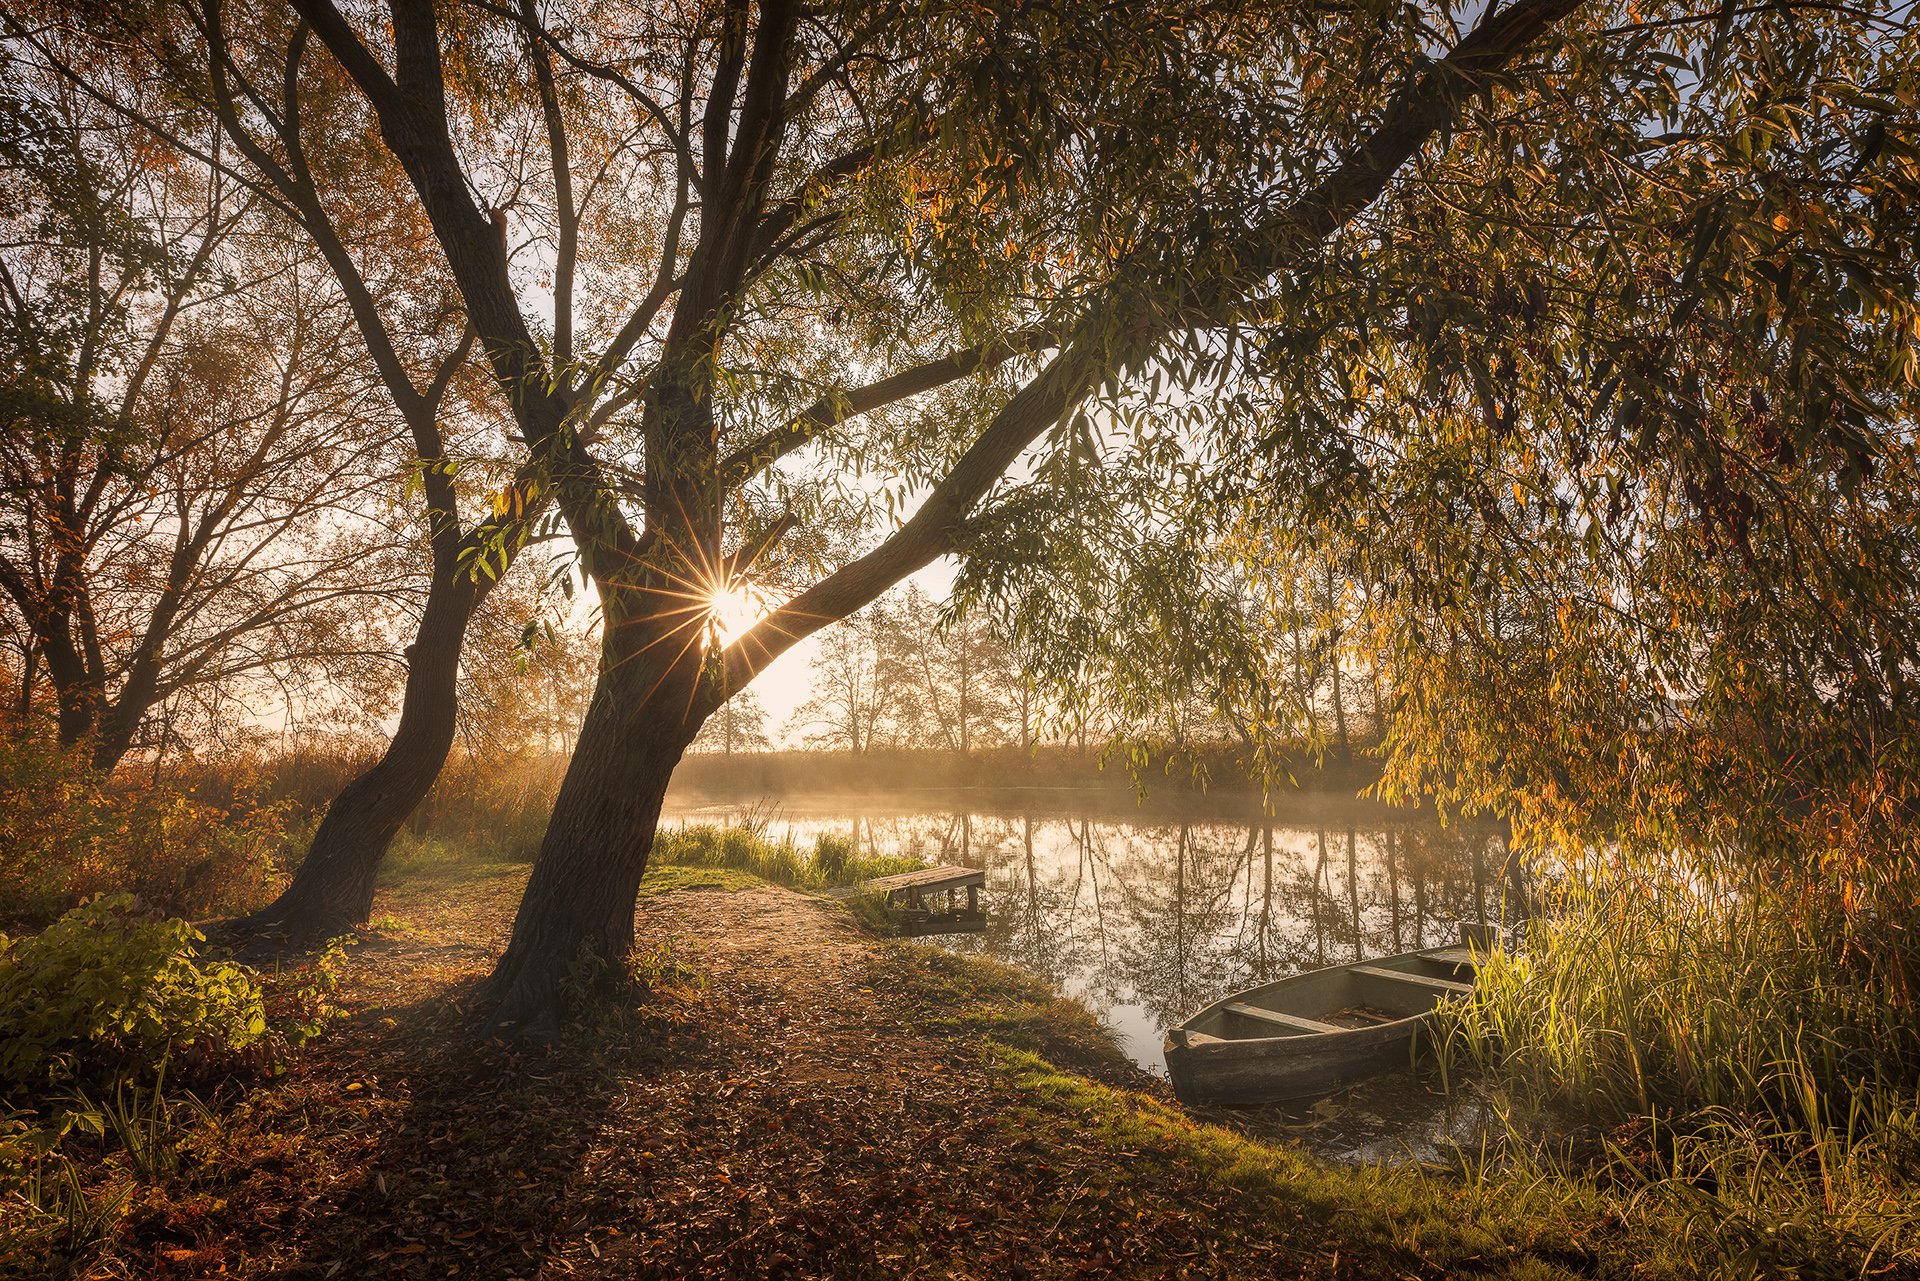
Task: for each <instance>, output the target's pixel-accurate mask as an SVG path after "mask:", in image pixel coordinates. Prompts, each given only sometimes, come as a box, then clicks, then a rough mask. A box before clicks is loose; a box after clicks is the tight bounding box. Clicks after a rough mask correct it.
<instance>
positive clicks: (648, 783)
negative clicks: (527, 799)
mask: <svg viewBox="0 0 1920 1281" xmlns="http://www.w3.org/2000/svg"><path fill="white" fill-rule="evenodd" d="M610 630H611V629H610ZM662 648H663V649H664V647H662ZM648 652H649V647H647V646H645V645H638V646H632V647H630V648H627V649H626V650H625V652H624V653H619V654H616V653H615V651H614V649H613V648H612V647H611V646H607V647H605V648H604V649H603V653H602V657H601V670H600V677H599V679H598V681H597V682H596V683H595V686H594V691H593V700H592V702H591V703H590V704H589V705H588V707H587V715H586V719H585V721H584V722H583V723H582V725H581V727H580V738H579V741H578V742H577V743H576V744H575V746H574V749H573V759H572V760H571V761H570V762H569V763H568V765H567V773H566V777H565V778H564V779H563V780H562V782H561V784H560V793H559V795H558V796H557V797H556V798H555V799H554V803H553V814H552V816H551V817H550V818H549V819H548V821H547V833H546V837H545V839H544V840H542V841H541V843H540V853H539V855H538V857H537V858H535V860H534V864H533V873H532V876H531V877H530V878H529V879H528V881H527V889H526V892H525V894H523V895H522V896H521V899H520V909H519V912H518V913H517V914H516V916H515V917H514V922H513V937H512V939H511V940H510V941H509V942H508V944H507V950H506V952H505V954H503V955H502V956H501V958H500V961H499V963H498V964H497V965H496V966H495V967H494V971H493V975H492V977H491V978H490V979H489V980H488V984H487V986H488V996H489V997H491V998H492V999H494V1000H495V1001H497V1002H498V1010H497V1014H496V1019H497V1021H498V1022H499V1023H502V1024H515V1025H517V1026H518V1027H519V1029H520V1030H521V1031H523V1032H525V1033H528V1034H532V1035H536V1036H538V1035H546V1034H548V1033H550V1032H551V1031H553V1030H554V1028H555V1027H556V1026H557V1023H558V1017H559V1014H560V1003H561V995H562V990H561V985H562V981H563V980H564V979H566V978H567V976H568V975H569V974H570V973H573V974H580V975H581V976H582V977H586V976H587V975H589V974H592V973H596V972H598V973H605V974H608V975H617V974H619V973H621V972H622V971H624V970H625V968H626V965H627V961H628V958H629V957H630V956H631V954H632V952H633V913H634V904H635V901H636V899H637V898H638V896H639V891H640V878H641V877H642V876H644V875H645V874H646V870H647V858H648V856H649V855H650V854H651V853H652V852H653V838H654V830H655V828H657V827H658V825H659V822H660V807H661V804H662V802H663V801H664V800H665V799H666V794H667V784H668V782H669V781H670V780H671V779H672V777H673V771H674V767H675V766H676V765H678V764H679V762H680V757H681V755H682V753H684V752H685V751H686V748H687V744H688V743H690V742H691V741H692V740H693V736H694V734H695V733H696V732H698V730H699V728H700V723H699V720H698V719H696V718H695V717H693V716H690V715H689V714H688V711H687V709H688V708H689V707H690V706H692V704H693V701H694V700H693V697H692V695H693V691H694V683H695V681H697V679H698V676H699V655H698V652H697V650H690V651H689V652H687V653H686V654H684V655H683V656H682V657H681V658H679V659H678V660H677V661H675V662H674V663H673V664H672V667H671V670H668V671H665V672H663V671H661V667H660V665H659V664H656V663H648V662H646V661H645V658H646V655H647V654H648ZM583 967H584V969H583Z"/></svg>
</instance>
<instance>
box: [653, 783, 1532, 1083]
mask: <svg viewBox="0 0 1920 1281" xmlns="http://www.w3.org/2000/svg"><path fill="white" fill-rule="evenodd" d="M1246 809H1247V807H1246V806H1244V805H1237V804H1234V803H1232V802H1223V803H1221V804H1219V805H1218V806H1215V807H1213V812H1208V810H1207V808H1206V807H1201V808H1199V809H1198V810H1196V807H1194V806H1192V805H1186V806H1183V807H1182V813H1180V814H1179V815H1178V816H1169V815H1161V814H1155V813H1152V812H1146V811H1140V810H1137V809H1134V810H1132V811H1131V812H1129V807H1119V806H1116V805H1115V804H1113V803H1112V800H1111V798H1105V799H1102V800H1097V801H1088V802H1085V803H1084V804H1081V805H1076V804H1075V803H1073V801H1072V800H1071V799H1069V798H1063V797H1062V796H1061V795H1060V794H1059V793H1057V792H1049V793H1048V794H1047V795H1046V796H1045V797H1040V798H1029V799H1028V800H1027V801H1026V802H1025V803H1023V801H1022V798H1020V797H1018V796H1017V795H1016V796H1010V795H1008V794H1006V793H994V794H992V795H990V796H989V795H982V796H978V797H974V796H969V795H967V794H964V793H961V794H953V793H949V794H945V795H942V796H940V797H938V798H934V799H928V800H926V801H925V802H924V803H916V802H915V801H913V800H911V799H903V798H899V797H892V798H880V797H875V798H859V799H838V798H836V799H824V798H823V799H820V800H796V799H785V800H781V801H779V802H777V803H775V802H760V803H758V804H756V805H754V806H752V807H748V808H743V806H741V805H740V804H713V803H706V804H696V803H687V802H681V803H678V804H672V803H670V804H669V806H668V809H667V812H666V815H665V821H666V822H668V823H669V824H672V823H702V822H705V823H719V824H725V823H729V822H733V821H736V820H739V819H740V818H742V816H743V815H744V816H746V817H747V818H749V819H750V820H751V821H764V822H765V823H766V831H767V835H769V836H770V837H773V838H775V839H779V838H782V837H790V838H791V839H792V840H794V841H795V842H796V843H798V844H800V845H802V846H803V847H804V846H808V845H811V844H812V842H813V840H814V838H815V837H817V836H820V835H822V834H832V835H837V836H843V837H846V836H850V837H852V838H853V840H854V841H855V842H856V843H857V844H858V845H859V847H860V849H861V850H862V851H863V852H865V853H871V854H907V855H912V856H915V857H918V858H921V859H923V860H925V861H926V862H928V863H950V864H957V865H960V866H965V867H974V868H980V869H982V870H984V871H985V872H986V874H987V888H986V892H985V895H984V900H983V901H984V906H985V907H986V910H987V928H986V931H985V933H983V934H954V935H944V936H934V937H930V938H928V939H926V940H924V941H926V942H929V943H935V944H937V945H938V946H942V947H946V948H950V949H951V950H953V951H956V952H967V953H974V954H979V955H985V956H990V957H993V958H994V959H996V960H1000V961H1005V962H1007V963H1009V964H1012V965H1016V966H1019V967H1020V968H1022V969H1024V970H1027V971H1029V972H1031V973H1033V974H1036V975H1039V976H1041V977H1043V978H1045V979H1047V980H1049V981H1050V982H1052V983H1053V984H1055V985H1056V986H1057V987H1058V988H1059V989H1060V990H1061V991H1062V992H1063V993H1064V994H1066V995H1068V996H1071V997H1073V998H1075V999H1077V1000H1079V1001H1081V1002H1083V1003H1085V1004H1086V1005H1087V1006H1088V1007H1089V1008H1090V1009H1092V1010H1093V1011H1094V1013H1096V1014H1097V1015H1099V1016H1100V1017H1101V1018H1103V1019H1104V1020H1105V1021H1106V1022H1107V1023H1108V1025H1109V1026H1111V1027H1112V1028H1113V1030H1114V1032H1115V1033H1116V1034H1117V1036H1118V1037H1119V1040H1120V1043H1121V1045H1122V1046H1123V1048H1124V1049H1125V1050H1126V1052H1127V1053H1128V1054H1129V1055H1130V1056H1132V1058H1133V1059H1134V1060H1135V1061H1136V1062H1137V1063H1139V1064H1140V1065H1141V1066H1142V1067H1145V1068H1147V1069H1149V1070H1150V1071H1153V1072H1157V1073H1164V1071H1165V1063H1164V1061H1163V1059H1162V1057H1161V1048H1160V1047H1161V1036H1162V1033H1163V1031H1164V1030H1165V1029H1166V1028H1168V1027H1170V1026H1172V1025H1173V1024H1175V1023H1178V1022H1180V1021H1181V1020H1182V1019H1184V1018H1185V1017H1186V1016H1187V1015H1188V1014H1191V1013H1192V1012H1193V1011H1194V1010H1196V1009H1198V1008H1199V1007H1200V1006H1202V1005H1205V1004H1207V1003H1208V1002H1210V1001H1213V1000H1215V999H1217V998H1219V997H1220V996H1222V995H1224V994H1226V993H1227V992H1230V991H1233V990H1235V989H1237V988H1242V987H1247V986H1251V985H1253V984H1255V983H1260V982H1264V981H1267V980H1269V979H1275V978H1281V977H1284V976H1286V975H1288V974H1294V973H1298V972H1300V971H1302V970H1310V969H1316V968H1319V967H1322V966H1326V965H1338V964H1344V963H1347V962H1350V961H1358V960H1366V959H1368V958H1371V957H1375V956H1383V955H1390V954H1392V953H1395V952H1404V951H1409V950H1412V949H1415V948H1420V947H1431V946H1439V945H1441V944H1444V943H1451V942H1453V941H1455V939H1456V938H1457V930H1456V925H1457V923H1458V922H1459V921H1462V920H1499V921H1503V922H1505V923H1512V922H1514V921H1517V920H1519V919H1521V918H1522V917H1523V916H1524V914H1525V913H1524V909H1525V887H1524V884H1523V882H1522V880H1521V878H1520V875H1519V871H1518V867H1517V863H1516V861H1514V860H1510V859H1509V858H1508V857H1507V851H1506V846H1505V842H1504V840H1503V838H1502V836H1501V835H1499V834H1496V833H1494V832H1492V831H1490V830H1488V829H1485V828H1474V827H1466V828H1461V827H1455V828H1447V829H1443V828H1441V827H1439V826H1438V825H1437V824H1434V823H1432V822H1430V821H1420V820H1419V819H1417V818H1414V819H1399V818H1397V817H1389V815H1390V812H1389V811H1384V810H1382V809H1381V808H1380V807H1377V806H1342V805H1331V806H1329V805H1324V804H1322V805H1318V806H1313V807H1311V808H1307V807H1303V808H1302V810H1301V811H1300V812H1296V813H1293V814H1291V815H1290V814H1288V813H1286V812H1282V813H1280V814H1278V815H1274V816H1272V817H1262V816H1260V815H1257V814H1249V813H1247V812H1246Z"/></svg>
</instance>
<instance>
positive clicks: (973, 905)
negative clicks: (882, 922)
mask: <svg viewBox="0 0 1920 1281" xmlns="http://www.w3.org/2000/svg"><path fill="white" fill-rule="evenodd" d="M986 883H987V874H986V873H985V872H982V871H980V870H978V869H977V868H971V867H952V866H949V865H946V864H941V865H940V866H937V867H923V868H920V869H918V870H917V871H912V872H901V873H899V874H898V875H896V876H880V877H875V878H874V879H873V880H871V881H862V882H861V883H860V885H859V887H858V888H859V892H860V893H862V894H872V895H874V896H876V897H878V898H879V899H881V900H882V901H883V902H884V903H885V904H886V906H887V909H888V910H889V911H890V912H892V913H893V914H894V915H895V917H896V918H897V919H898V920H899V924H900V933H901V934H903V935H917V934H962V933H979V932H980V931H982V930H985V929H986V928H987V915H986V913H985V912H983V911H981V910H980V890H981V887H982V886H984V885H985V884H986ZM962 890H965V891H966V895H967V898H966V904H965V906H962V905H961V903H960V892H961V891H962ZM941 895H944V897H945V902H944V904H942V903H941V902H940V899H939V898H938V897H936V896H941ZM929 897H934V899H935V901H934V904H933V905H932V906H929V905H928V903H927V900H928V898H929Z"/></svg>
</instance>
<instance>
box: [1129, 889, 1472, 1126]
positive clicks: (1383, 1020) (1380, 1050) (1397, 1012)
mask: <svg viewBox="0 0 1920 1281" xmlns="http://www.w3.org/2000/svg"><path fill="white" fill-rule="evenodd" d="M1462 935H1463V938H1462V944H1461V946H1459V947H1437V948H1428V949H1427V950H1425V951H1421V952H1404V953H1402V954H1401V955H1399V956H1385V957H1381V958H1379V959H1378V960H1373V961H1365V962H1360V963H1356V964H1353V965H1336V966H1334V967H1333V968H1331V969H1325V970H1313V971H1311V972H1309V973H1306V974H1296V975H1294V976H1293V977H1291V978H1284V979H1280V980H1278V981H1277V982H1273V983H1264V984H1262V985H1261V986H1259V987H1250V988H1247V989H1246V990H1245V991H1241V992H1234V993H1232V994H1231V995H1229V996H1224V997H1222V998H1220V999H1219V1000H1218V1001H1215V1002H1214V1003H1213V1004H1212V1005H1209V1006H1207V1007H1206V1008H1205V1009H1203V1010H1201V1011H1200V1012H1199V1013H1198V1014H1195V1015H1194V1016H1193V1017H1192V1018H1190V1019H1188V1020H1187V1021H1186V1022H1184V1023H1182V1024H1181V1025H1180V1026H1179V1027H1176V1028H1174V1029H1173V1030H1172V1031H1170V1032H1168V1033H1167V1040H1166V1055H1167V1075H1168V1076H1170V1077H1172V1078H1173V1092H1174V1093H1175V1094H1177V1095H1179V1097H1180V1100H1181V1102H1183V1103H1191V1104H1213V1103H1225V1104H1252V1103H1272V1102H1276V1101H1278V1100H1281V1099H1300V1098H1308V1097H1311V1096H1312V1095H1316V1094H1325V1093H1327V1092H1328V1091H1330V1090H1337V1089H1339V1088H1340V1087H1341V1086H1343V1085H1350V1084H1352V1083H1353V1082H1355V1081H1358V1080H1362V1079H1364V1078H1366V1077H1369V1076H1373V1075H1375V1074H1377V1073H1380V1072H1384V1071H1387V1070H1389V1069H1391V1068H1395V1067H1403V1066H1405V1065H1407V1064H1408V1063H1409V1062H1411V1061H1412V1056H1413V1048H1414V1040H1415V1038H1416V1037H1417V1036H1418V1035H1419V1034H1420V1032H1421V1030H1422V1029H1423V1028H1424V1027H1425V1026H1426V1025H1427V1024H1428V1023H1430V1022H1431V1021H1432V1019H1433V1016H1434V1012H1435V1010H1437V1009H1438V1008H1439V1006H1440V1003H1441V1002H1443V1001H1448V1000H1452V999H1455V998H1457V997H1462V996H1466V995H1467V994H1469V993H1470V992H1472V991H1473V976H1474V973H1475V966H1476V959H1475V958H1476V957H1480V958H1484V957H1485V956H1486V955H1487V954H1488V953H1489V952H1490V951H1491V950H1492V949H1493V947H1495V946H1497V941H1496V940H1497V938H1498V934H1497V931H1494V930H1492V929H1491V928H1490V927H1487V926H1480V925H1469V926H1465V927H1463V928H1462Z"/></svg>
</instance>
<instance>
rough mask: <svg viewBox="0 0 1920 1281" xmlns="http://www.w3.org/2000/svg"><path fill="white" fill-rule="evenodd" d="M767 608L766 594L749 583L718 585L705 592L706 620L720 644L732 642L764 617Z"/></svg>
mask: <svg viewBox="0 0 1920 1281" xmlns="http://www.w3.org/2000/svg"><path fill="white" fill-rule="evenodd" d="M768 609H769V606H768V604H767V601H766V598H765V597H764V596H762V595H761V594H760V592H759V591H758V590H757V589H756V588H754V587H753V586H752V585H751V584H749V583H736V584H734V585H733V586H731V587H718V588H715V589H714V590H713V591H712V592H711V593H709V595H708V596H707V621H708V623H709V625H711V626H712V628H713V630H714V631H715V632H716V633H717V634H718V635H719V637H720V641H721V643H722V644H729V643H731V642H732V641H733V640H735V639H736V638H737V637H739V636H740V635H741V634H742V633H743V632H745V631H746V630H747V629H748V628H750V627H752V626H753V625H754V624H755V623H757V622H759V621H760V620H761V619H762V618H765V617H766V616H767V613H768Z"/></svg>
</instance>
